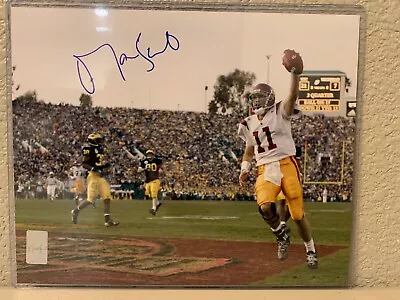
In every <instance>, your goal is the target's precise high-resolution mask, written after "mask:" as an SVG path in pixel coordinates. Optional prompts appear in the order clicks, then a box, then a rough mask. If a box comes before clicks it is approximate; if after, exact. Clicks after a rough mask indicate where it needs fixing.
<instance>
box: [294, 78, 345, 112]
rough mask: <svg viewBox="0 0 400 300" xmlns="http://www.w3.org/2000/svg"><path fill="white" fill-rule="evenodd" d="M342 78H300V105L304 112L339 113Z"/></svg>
mask: <svg viewBox="0 0 400 300" xmlns="http://www.w3.org/2000/svg"><path fill="white" fill-rule="evenodd" d="M340 89H341V77H340V76H318V75H314V76H300V82H299V100H298V101H299V105H300V108H301V110H303V111H315V112H317V111H320V112H322V111H339V104H340Z"/></svg>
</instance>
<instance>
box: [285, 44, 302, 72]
mask: <svg viewBox="0 0 400 300" xmlns="http://www.w3.org/2000/svg"><path fill="white" fill-rule="evenodd" d="M282 64H283V65H284V67H285V68H286V70H288V72H293V73H295V74H301V73H303V59H302V58H301V56H300V54H299V53H297V52H296V51H294V50H291V49H286V50H285V51H284V52H283V56H282Z"/></svg>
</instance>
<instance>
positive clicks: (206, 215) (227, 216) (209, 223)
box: [15, 199, 352, 286]
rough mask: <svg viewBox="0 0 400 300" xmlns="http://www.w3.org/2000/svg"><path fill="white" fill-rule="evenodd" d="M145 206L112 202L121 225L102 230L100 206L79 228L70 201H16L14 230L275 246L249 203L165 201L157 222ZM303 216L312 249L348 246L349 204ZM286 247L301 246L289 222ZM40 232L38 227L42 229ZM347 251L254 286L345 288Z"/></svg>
mask: <svg viewBox="0 0 400 300" xmlns="http://www.w3.org/2000/svg"><path fill="white" fill-rule="evenodd" d="M150 207H151V201H143V200H114V201H113V202H112V207H111V209H112V217H113V218H115V219H118V220H119V221H120V222H121V224H120V225H119V226H118V227H116V228H106V227H104V225H103V224H104V217H103V204H102V203H101V201H98V202H97V207H96V208H92V207H90V206H89V207H87V208H85V210H83V211H82V212H81V214H80V215H79V222H78V223H79V224H78V225H74V224H72V222H71V214H70V212H71V209H73V208H74V201H72V200H55V201H54V202H50V201H48V200H22V199H17V200H16V211H15V215H16V228H17V230H28V229H33V230H34V229H38V230H47V231H49V232H51V231H54V232H70V233H90V234H108V235H112V236H117V235H121V236H131V237H135V236H136V237H140V236H142V237H181V238H183V237H185V238H193V239H198V238H206V239H213V240H237V241H239V240H240V241H262V242H275V239H274V236H273V235H272V234H271V232H270V231H269V229H268V228H267V227H266V224H265V223H264V221H263V220H262V219H261V217H260V216H259V214H258V213H257V205H256V203H255V202H230V201H224V202H220V201H171V200H169V201H165V202H164V204H163V206H162V207H161V208H160V211H159V213H158V214H157V216H152V215H150V214H149V212H148V210H149V209H150ZM305 211H306V215H307V217H308V219H309V221H310V224H311V226H312V228H313V237H314V240H315V242H316V244H317V246H318V245H330V246H332V245H335V246H345V247H349V246H350V240H351V232H352V204H351V203H305ZM288 224H289V226H290V227H291V228H292V233H291V236H292V238H291V239H292V243H293V244H296V243H302V241H301V240H300V238H299V235H298V233H297V230H296V228H295V225H294V223H293V222H292V221H289V222H288ZM42 226H43V227H42ZM349 253H350V251H349V249H344V250H340V251H337V252H336V253H334V254H332V255H329V256H326V257H323V258H320V262H319V264H320V266H321V267H320V268H319V269H318V270H313V271H312V272H310V271H309V270H308V269H307V268H305V267H304V265H303V266H298V267H295V268H292V269H290V270H288V271H284V272H282V273H280V274H278V275H275V276H273V277H268V278H266V279H265V280H264V281H262V282H256V283H254V285H256V286H257V285H274V286H276V285H281V283H282V282H284V283H285V285H289V286H297V285H308V286H343V285H346V283H347V273H348V263H349Z"/></svg>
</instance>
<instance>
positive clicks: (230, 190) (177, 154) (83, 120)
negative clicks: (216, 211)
mask: <svg viewBox="0 0 400 300" xmlns="http://www.w3.org/2000/svg"><path fill="white" fill-rule="evenodd" d="M243 117H244V116H238V115H209V114H205V113H195V112H183V111H159V110H141V109H132V108H102V107H92V108H90V107H81V106H72V105H66V104H59V105H54V104H48V103H44V102H39V101H34V100H32V99H24V98H19V99H17V100H14V101H13V135H14V136H13V138H14V140H13V142H14V180H15V189H16V192H19V193H24V192H25V193H26V192H27V191H30V192H31V193H34V192H36V191H38V190H39V191H40V190H42V187H43V185H44V183H45V179H46V177H47V176H48V174H49V172H54V174H55V176H56V178H57V179H58V180H59V181H60V184H61V186H62V188H61V189H65V190H68V187H69V177H68V171H69V170H70V168H71V167H72V166H73V165H76V164H78V163H79V159H80V154H81V152H80V151H81V146H82V145H83V144H84V143H85V142H86V138H87V136H88V135H89V134H90V133H93V132H100V133H102V134H103V135H104V137H105V145H106V148H107V158H106V159H107V161H108V162H110V163H111V165H112V166H113V168H112V171H111V172H110V174H109V175H108V177H109V178H108V179H109V181H110V183H111V184H113V185H119V184H121V183H122V184H125V183H127V182H130V183H131V186H132V189H134V190H135V191H136V193H138V194H140V193H141V192H142V182H143V179H144V178H143V177H142V175H141V174H138V173H137V172H136V170H137V166H138V161H137V160H134V159H130V158H129V157H128V156H127V154H126V152H125V151H124V150H123V149H122V148H121V145H122V144H123V145H126V146H127V149H129V150H130V152H131V153H132V154H134V155H135V154H137V153H138V151H139V152H141V153H144V152H145V151H146V150H147V149H153V150H154V151H155V152H156V154H157V155H158V156H160V157H161V158H162V159H163V162H164V165H163V169H164V175H163V177H162V187H163V193H164V197H167V198H173V199H217V200H218V199H220V200H253V191H252V189H251V186H247V187H240V186H239V184H238V175H239V171H240V157H241V154H242V151H243V146H244V144H243V142H242V141H241V140H240V139H239V138H238V136H237V124H238V122H239V121H240V120H241V119H242V118H243ZM293 136H294V139H295V142H296V144H297V145H298V146H301V147H302V157H301V160H300V161H301V168H302V170H303V176H305V177H304V178H303V179H305V181H306V182H339V181H341V176H342V165H343V166H344V170H343V171H344V172H343V178H344V182H343V184H342V185H337V184H330V185H321V184H307V183H306V184H304V193H305V198H306V200H308V201H317V200H319V198H320V196H321V195H322V191H323V189H324V188H327V190H328V198H329V199H332V200H333V201H342V200H343V198H344V199H347V200H350V199H351V193H352V177H353V157H354V154H353V149H354V139H355V123H354V119H347V118H342V117H335V118H328V117H324V116H303V117H302V118H300V119H299V120H294V121H293ZM305 150H306V151H305ZM342 152H343V153H344V161H342ZM137 156H138V155H137ZM305 157H307V158H306V161H305ZM304 166H305V172H304ZM255 175H256V170H255V168H253V174H252V178H251V182H254V181H255ZM43 188H44V190H45V187H43Z"/></svg>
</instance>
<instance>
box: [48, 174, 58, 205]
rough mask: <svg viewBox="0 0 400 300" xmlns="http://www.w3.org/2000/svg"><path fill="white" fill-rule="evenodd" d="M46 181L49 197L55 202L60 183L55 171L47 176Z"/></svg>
mask: <svg viewBox="0 0 400 300" xmlns="http://www.w3.org/2000/svg"><path fill="white" fill-rule="evenodd" d="M46 183H47V198H49V199H50V201H51V202H53V200H54V198H55V196H56V188H57V183H58V180H57V179H56V178H55V177H54V173H53V172H50V173H49V177H47V180H46Z"/></svg>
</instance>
